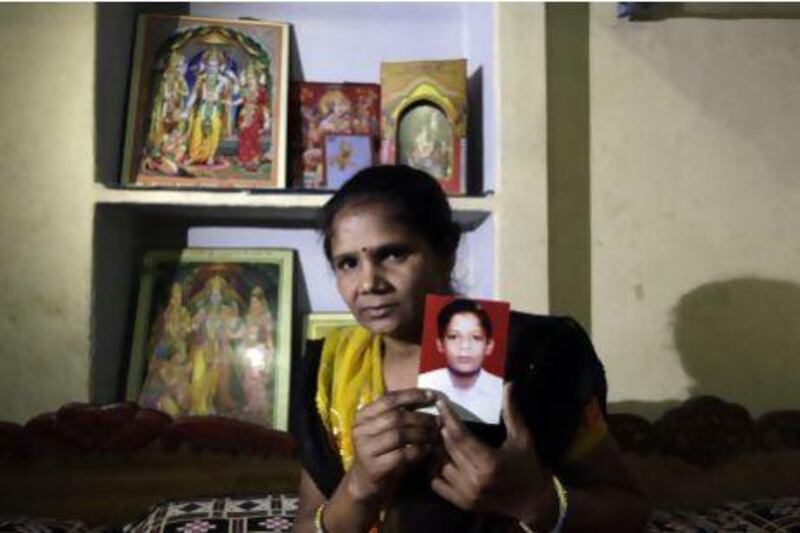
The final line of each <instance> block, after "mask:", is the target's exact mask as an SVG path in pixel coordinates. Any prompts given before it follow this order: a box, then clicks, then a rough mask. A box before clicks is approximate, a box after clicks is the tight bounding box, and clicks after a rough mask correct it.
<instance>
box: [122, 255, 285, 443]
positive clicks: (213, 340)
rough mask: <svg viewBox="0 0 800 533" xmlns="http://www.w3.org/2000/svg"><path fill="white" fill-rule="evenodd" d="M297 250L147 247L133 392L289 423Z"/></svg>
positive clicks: (147, 403) (172, 404)
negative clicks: (170, 248)
mask: <svg viewBox="0 0 800 533" xmlns="http://www.w3.org/2000/svg"><path fill="white" fill-rule="evenodd" d="M294 262H295V259H294V251H292V250H283V249H202V248H191V249H185V250H177V251H152V252H148V253H147V254H145V257H144V262H143V269H142V277H141V284H140V290H139V300H138V306H137V312H136V322H135V327H134V337H133V347H132V350H131V359H130V364H129V370H128V383H127V393H126V396H127V399H128V400H131V401H136V402H138V403H139V404H140V405H141V406H143V407H149V408H154V409H158V410H160V411H163V412H165V413H167V414H169V415H171V416H173V417H181V416H190V415H220V416H227V417H231V418H236V419H240V420H245V421H249V422H255V423H259V424H262V425H266V426H268V427H272V428H275V429H279V430H285V429H287V426H288V415H289V381H290V361H291V331H292V315H293V310H292V305H293V304H292V294H293V279H294Z"/></svg>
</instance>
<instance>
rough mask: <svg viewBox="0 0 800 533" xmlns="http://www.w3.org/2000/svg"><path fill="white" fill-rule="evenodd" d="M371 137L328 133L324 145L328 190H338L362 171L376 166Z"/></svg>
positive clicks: (326, 185) (324, 165)
mask: <svg viewBox="0 0 800 533" xmlns="http://www.w3.org/2000/svg"><path fill="white" fill-rule="evenodd" d="M372 146H373V143H372V137H371V136H370V135H345V134H337V133H328V134H326V135H325V139H324V140H323V143H322V154H323V155H322V157H323V179H324V183H325V188H326V189H338V188H339V187H341V186H342V185H344V183H345V182H346V181H347V180H349V179H350V178H352V177H353V175H354V174H355V173H356V172H358V171H359V170H361V169H364V168H367V167H370V166H372V165H373V164H374V162H375V161H374V152H373V150H372Z"/></svg>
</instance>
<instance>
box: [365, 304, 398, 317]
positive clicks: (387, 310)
mask: <svg viewBox="0 0 800 533" xmlns="http://www.w3.org/2000/svg"><path fill="white" fill-rule="evenodd" d="M396 307H397V305H396V304H383V305H370V306H367V307H362V308H361V312H360V313H361V315H362V316H364V317H366V318H369V319H371V320H377V319H381V318H386V317H387V316H389V315H390V314H391V313H392V312H393V311H394V310H395V308H396Z"/></svg>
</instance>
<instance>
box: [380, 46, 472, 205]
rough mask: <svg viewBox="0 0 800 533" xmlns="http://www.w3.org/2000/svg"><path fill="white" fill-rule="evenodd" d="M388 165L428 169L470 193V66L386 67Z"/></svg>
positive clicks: (384, 154) (454, 189) (383, 154)
mask: <svg viewBox="0 0 800 533" xmlns="http://www.w3.org/2000/svg"><path fill="white" fill-rule="evenodd" d="M381 134H382V139H381V150H380V160H381V162H382V163H386V164H395V163H401V164H404V165H408V166H411V167H414V168H417V169H419V170H424V171H425V172H427V173H428V174H430V175H432V176H433V177H434V178H436V179H437V180H438V181H439V184H440V185H441V186H442V189H444V191H445V192H446V193H447V194H451V195H459V194H465V193H466V186H467V185H466V181H467V180H466V161H467V61H466V60H465V59H453V60H445V61H410V62H403V63H382V64H381Z"/></svg>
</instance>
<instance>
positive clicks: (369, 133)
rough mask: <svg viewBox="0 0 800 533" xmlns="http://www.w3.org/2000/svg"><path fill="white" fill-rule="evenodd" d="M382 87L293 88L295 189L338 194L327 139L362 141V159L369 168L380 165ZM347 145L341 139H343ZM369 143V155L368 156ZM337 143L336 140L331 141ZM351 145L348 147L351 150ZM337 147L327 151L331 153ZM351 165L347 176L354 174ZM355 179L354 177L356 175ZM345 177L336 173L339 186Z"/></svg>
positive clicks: (315, 85) (295, 85)
mask: <svg viewBox="0 0 800 533" xmlns="http://www.w3.org/2000/svg"><path fill="white" fill-rule="evenodd" d="M380 92H381V89H380V86H379V85H376V84H372V83H323V82H298V83H293V84H291V87H290V91H289V102H290V105H289V107H290V113H291V114H290V119H289V130H290V135H289V137H290V139H291V141H290V154H291V155H290V167H291V170H290V174H291V176H292V187H295V188H300V189H336V188H338V185H336V184H332V183H329V182H328V181H327V175H328V172H326V169H328V168H329V167H330V165H328V163H327V160H326V154H325V151H326V142H325V141H326V138H328V137H330V136H331V135H360V136H364V138H362V139H359V140H358V141H357V144H358V146H357V147H356V148H357V150H358V152H357V154H356V155H358V156H359V157H361V159H362V160H363V161H366V160H367V152H369V154H370V157H369V159H368V160H369V162H370V163H369V164H372V162H373V161H375V160H377V153H378V143H379V140H380V134H381V131H380V124H379V120H380ZM340 140H341V139H340ZM367 141H369V147H368V148H369V150H368V151H367ZM331 142H333V140H331ZM347 144H351V143H350V141H345V146H347ZM332 146H333V147H335V145H327V147H328V148H331V147H332ZM351 167H352V166H351V165H348V166H347V167H346V168H345V169H343V170H344V171H346V170H347V169H349V168H351ZM350 175H352V174H350ZM340 178H341V173H339V174H337V173H336V172H334V177H333V180H334V182H337V180H340Z"/></svg>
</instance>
